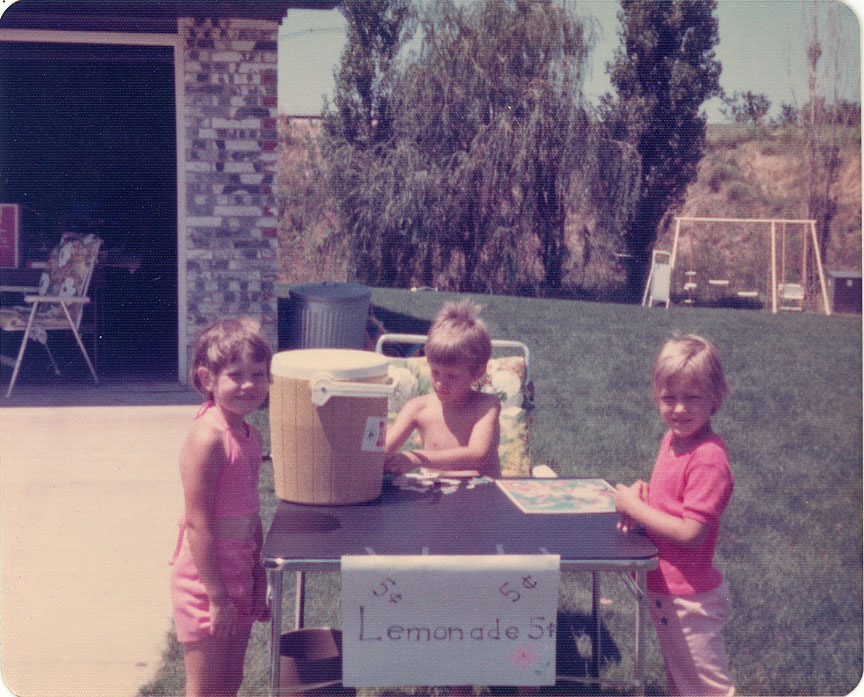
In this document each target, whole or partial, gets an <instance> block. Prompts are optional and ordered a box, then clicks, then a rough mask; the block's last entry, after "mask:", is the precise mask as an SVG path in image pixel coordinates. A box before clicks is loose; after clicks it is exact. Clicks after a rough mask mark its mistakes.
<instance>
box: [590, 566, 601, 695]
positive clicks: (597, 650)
mask: <svg viewBox="0 0 864 697" xmlns="http://www.w3.org/2000/svg"><path fill="white" fill-rule="evenodd" d="M591 616H592V618H593V620H594V636H592V637H591V663H592V667H591V677H594V678H599V677H600V666H601V663H602V656H601V652H602V649H601V647H600V572H598V571H592V572H591Z"/></svg>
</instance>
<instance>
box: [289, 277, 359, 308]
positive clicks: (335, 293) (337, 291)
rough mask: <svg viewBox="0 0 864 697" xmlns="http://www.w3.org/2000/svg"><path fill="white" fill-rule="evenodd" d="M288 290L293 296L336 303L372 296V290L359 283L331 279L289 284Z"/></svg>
mask: <svg viewBox="0 0 864 697" xmlns="http://www.w3.org/2000/svg"><path fill="white" fill-rule="evenodd" d="M288 292H289V294H290V295H291V297H294V298H302V299H304V300H326V301H327V302H337V303H338V302H352V301H355V300H362V299H366V300H368V299H369V298H370V297H371V296H372V290H371V289H370V288H367V287H366V286H361V285H360V284H359V283H334V282H331V281H323V282H321V283H304V284H303V285H299V286H291V288H289V289H288Z"/></svg>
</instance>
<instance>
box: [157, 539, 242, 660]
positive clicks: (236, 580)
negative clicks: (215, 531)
mask: <svg viewBox="0 0 864 697" xmlns="http://www.w3.org/2000/svg"><path fill="white" fill-rule="evenodd" d="M180 536H181V539H180V541H178V545H177V551H176V552H175V553H174V559H173V561H172V562H171V565H172V567H173V568H172V570H171V603H172V606H173V609H174V626H175V629H176V630H177V640H178V641H179V642H180V643H181V644H188V643H191V642H195V641H201V640H202V639H206V638H207V637H209V636H210V599H209V597H208V596H207V590H206V588H204V584H203V583H202V582H201V578H200V577H199V576H198V568H197V567H196V566H195V559H193V557H192V550H191V549H190V548H189V536H188V535H185V534H184V530H183V529H182V528H181V531H180ZM217 553H218V556H219V566H220V569H221V570H222V579H223V581H224V582H225V586H226V589H227V591H228V597H229V598H230V599H231V601H232V602H233V603H234V605H235V606H236V607H237V615H238V618H237V626H238V627H241V628H246V627H251V626H252V623H253V622H254V621H255V619H256V618H255V615H254V609H255V608H254V598H253V589H254V576H253V570H254V569H255V567H256V566H257V565H258V563H259V562H258V559H256V557H255V543H254V541H252V540H244V541H238V540H230V539H220V540H218V551H217Z"/></svg>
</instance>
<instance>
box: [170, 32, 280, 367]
mask: <svg viewBox="0 0 864 697" xmlns="http://www.w3.org/2000/svg"><path fill="white" fill-rule="evenodd" d="M178 28H179V31H180V33H181V36H182V37H183V40H184V42H185V49H184V50H185V55H184V69H185V73H184V89H185V115H184V117H185V127H186V152H185V153H184V156H183V157H184V166H185V171H186V194H185V195H186V216H187V217H186V239H185V240H180V244H185V245H186V250H185V251H186V269H185V273H186V289H187V308H188V309H187V317H186V322H187V335H188V337H189V341H190V342H192V341H193V340H194V336H195V334H196V333H197V332H198V331H199V330H200V329H202V328H203V327H205V326H206V325H208V324H209V323H210V322H212V321H214V320H216V319H220V318H223V317H230V316H234V315H250V316H253V317H256V318H258V319H259V320H260V321H261V323H262V325H263V328H264V331H265V333H266V335H267V337H268V338H269V339H270V341H271V342H272V344H273V347H274V349H275V347H276V342H277V331H276V315H277V299H276V281H277V274H278V270H277V214H278V206H277V201H276V172H277V157H276V143H277V134H276V128H277V125H276V124H277V98H276V88H277V80H276V74H277V31H278V23H277V22H273V21H267V20H252V19H230V18H219V19H190V18H184V19H180V20H179V27H178ZM182 272H183V270H182V269H181V273H182ZM181 350H182V347H181ZM188 350H189V347H187V356H189V359H190V366H191V353H188Z"/></svg>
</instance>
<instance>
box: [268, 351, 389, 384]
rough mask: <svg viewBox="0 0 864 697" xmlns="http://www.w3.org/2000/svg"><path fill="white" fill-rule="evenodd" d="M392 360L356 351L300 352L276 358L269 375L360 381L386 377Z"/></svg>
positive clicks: (271, 364) (283, 352)
mask: <svg viewBox="0 0 864 697" xmlns="http://www.w3.org/2000/svg"><path fill="white" fill-rule="evenodd" d="M388 363H389V360H388V359H387V357H386V356H383V355H381V354H380V353H372V352H371V351H357V350H355V349H332V348H331V349H297V350H294V351H280V352H279V353H277V354H275V355H274V356H273V360H272V362H271V363H270V372H271V374H273V375H274V376H278V377H284V378H311V377H314V376H316V375H327V376H329V377H331V378H333V379H334V380H360V379H362V378H377V377H381V376H383V375H386V374H387V364H388Z"/></svg>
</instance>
